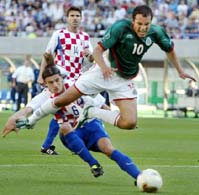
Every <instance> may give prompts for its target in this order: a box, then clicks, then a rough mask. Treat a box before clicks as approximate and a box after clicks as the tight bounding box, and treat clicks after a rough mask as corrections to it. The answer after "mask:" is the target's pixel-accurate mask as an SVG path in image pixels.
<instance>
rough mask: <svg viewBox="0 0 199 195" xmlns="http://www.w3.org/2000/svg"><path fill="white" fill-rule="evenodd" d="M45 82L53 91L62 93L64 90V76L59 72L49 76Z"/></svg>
mask: <svg viewBox="0 0 199 195" xmlns="http://www.w3.org/2000/svg"><path fill="white" fill-rule="evenodd" d="M45 84H46V87H48V89H49V90H50V92H51V93H61V92H63V90H64V83H63V78H62V77H61V76H60V75H59V74H55V75H53V76H50V77H47V78H46V79H45Z"/></svg>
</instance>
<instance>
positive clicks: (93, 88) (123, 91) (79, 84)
mask: <svg viewBox="0 0 199 195" xmlns="http://www.w3.org/2000/svg"><path fill="white" fill-rule="evenodd" d="M75 87H76V88H77V90H79V91H80V92H81V93H83V94H86V95H95V94H98V93H100V92H102V91H107V92H108V94H109V98H110V100H122V99H123V100H124V99H126V100H127V99H133V98H137V90H136V88H135V86H134V84H133V81H132V80H131V79H124V78H122V77H119V76H118V75H117V74H116V73H114V74H113V75H112V77H111V78H110V79H109V80H104V77H103V74H102V71H101V68H100V67H99V66H98V65H93V67H91V68H90V69H89V70H88V71H86V72H85V73H83V74H82V75H81V76H80V77H79V78H78V80H77V81H76V82H75Z"/></svg>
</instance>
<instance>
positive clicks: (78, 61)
mask: <svg viewBox="0 0 199 195" xmlns="http://www.w3.org/2000/svg"><path fill="white" fill-rule="evenodd" d="M89 42H90V38H89V35H88V34H87V33H85V32H82V31H80V32H78V33H73V32H69V31H68V30H67V29H62V30H60V32H59V36H58V45H57V48H56V51H55V52H56V57H55V64H58V65H60V66H63V67H64V68H65V69H66V71H67V72H68V74H67V79H72V80H77V79H78V77H79V76H80V74H81V66H82V63H83V50H84V49H85V48H89Z"/></svg>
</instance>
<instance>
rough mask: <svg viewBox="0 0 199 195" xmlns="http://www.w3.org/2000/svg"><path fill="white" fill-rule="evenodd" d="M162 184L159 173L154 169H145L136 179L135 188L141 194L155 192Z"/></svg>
mask: <svg viewBox="0 0 199 195" xmlns="http://www.w3.org/2000/svg"><path fill="white" fill-rule="evenodd" d="M162 184H163V182H162V177H161V175H160V173H159V172H158V171H156V170H154V169H145V170H143V171H142V172H141V173H140V174H139V175H138V177H137V186H138V188H139V190H140V191H142V192H149V193H150V192H157V191H158V190H159V189H160V188H161V187H162Z"/></svg>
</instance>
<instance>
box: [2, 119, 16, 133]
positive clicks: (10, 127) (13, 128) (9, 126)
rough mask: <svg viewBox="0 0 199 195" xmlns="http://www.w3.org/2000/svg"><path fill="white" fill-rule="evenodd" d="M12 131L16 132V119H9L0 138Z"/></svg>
mask: <svg viewBox="0 0 199 195" xmlns="http://www.w3.org/2000/svg"><path fill="white" fill-rule="evenodd" d="M12 131H15V132H18V130H17V129H16V119H15V118H12V117H11V118H9V119H8V121H7V123H6V124H5V126H4V128H3V131H2V133H1V136H2V137H6V136H7V135H8V134H9V133H10V132H12Z"/></svg>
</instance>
